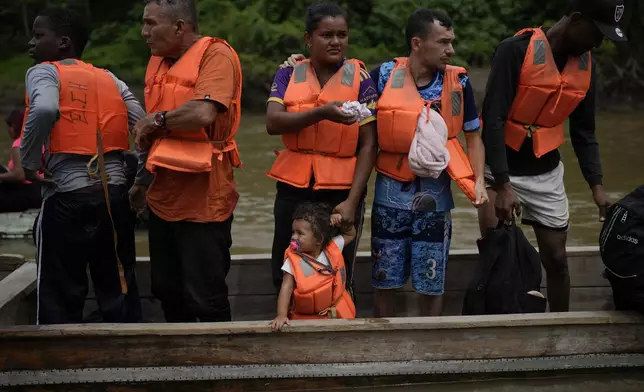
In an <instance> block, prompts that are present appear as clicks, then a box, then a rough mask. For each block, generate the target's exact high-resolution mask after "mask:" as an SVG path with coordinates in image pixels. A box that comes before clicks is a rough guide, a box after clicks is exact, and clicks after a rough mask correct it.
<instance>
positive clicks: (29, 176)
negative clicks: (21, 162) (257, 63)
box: [23, 168, 56, 186]
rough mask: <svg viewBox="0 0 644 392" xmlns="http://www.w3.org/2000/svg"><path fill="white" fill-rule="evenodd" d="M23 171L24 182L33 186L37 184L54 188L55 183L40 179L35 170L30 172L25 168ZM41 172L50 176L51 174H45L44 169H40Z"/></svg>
mask: <svg viewBox="0 0 644 392" xmlns="http://www.w3.org/2000/svg"><path fill="white" fill-rule="evenodd" d="M23 170H24V172H25V180H27V181H29V182H31V183H33V184H38V185H42V186H56V183H55V182H54V181H53V180H49V179H46V178H42V177H40V176H39V175H38V172H37V171H36V170H30V169H27V168H23ZM41 171H42V172H43V173H45V174H47V175H51V173H49V172H47V171H46V170H44V169H41Z"/></svg>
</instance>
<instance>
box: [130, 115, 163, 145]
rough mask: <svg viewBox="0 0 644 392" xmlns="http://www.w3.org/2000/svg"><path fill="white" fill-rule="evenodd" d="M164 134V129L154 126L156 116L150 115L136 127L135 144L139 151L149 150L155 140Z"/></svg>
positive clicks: (138, 122)
mask: <svg viewBox="0 0 644 392" xmlns="http://www.w3.org/2000/svg"><path fill="white" fill-rule="evenodd" d="M164 133H165V131H164V130H163V129H160V128H159V127H157V126H156V125H154V114H148V115H147V116H146V117H144V118H142V119H140V120H139V121H137V123H136V125H134V144H135V146H136V148H137V149H138V150H139V151H142V150H147V149H149V148H150V147H151V146H152V142H153V141H154V139H156V138H157V137H159V136H161V135H163V134H164Z"/></svg>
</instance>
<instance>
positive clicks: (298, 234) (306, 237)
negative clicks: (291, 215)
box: [291, 219, 322, 253]
mask: <svg viewBox="0 0 644 392" xmlns="http://www.w3.org/2000/svg"><path fill="white" fill-rule="evenodd" d="M292 228H293V232H292V234H291V240H294V241H298V242H299V243H300V251H302V252H304V253H312V252H314V251H318V250H320V248H321V247H322V242H321V241H319V240H318V239H317V238H315V234H314V233H313V229H312V228H311V224H310V223H309V222H307V221H305V220H302V219H296V220H294V221H293V226H292Z"/></svg>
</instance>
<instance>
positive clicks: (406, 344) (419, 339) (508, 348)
mask: <svg viewBox="0 0 644 392" xmlns="http://www.w3.org/2000/svg"><path fill="white" fill-rule="evenodd" d="M563 369H566V372H565V373H566V374H567V375H569V374H570V372H572V373H573V374H575V373H583V374H588V373H595V372H596V370H595V369H610V370H612V371H631V372H635V371H637V370H639V371H640V372H641V371H642V370H643V369H644V318H642V317H640V316H638V315H631V314H627V313H624V314H620V313H616V312H581V313H569V314H556V313H553V314H539V315H504V316H468V317H462V316H452V317H440V318H396V319H377V320H376V319H356V320H328V321H322V322H321V321H318V320H315V321H297V322H293V326H292V327H291V328H289V329H288V330H286V331H284V332H280V333H273V332H270V329H269V327H268V325H267V323H266V322H235V323H220V324H131V325H109V324H97V325H70V326H41V327H38V326H17V327H7V328H4V329H2V330H0V386H5V387H10V386H11V387H16V388H18V387H25V386H27V385H38V386H39V388H38V390H39V391H40V390H61V389H56V388H60V387H56V385H55V384H57V383H62V384H63V385H65V386H66V387H67V388H71V389H64V390H66V391H69V390H83V389H73V388H84V387H85V386H84V385H83V384H87V383H90V384H100V385H122V386H123V384H124V383H125V385H128V386H127V387H126V389H124V390H126V391H130V390H131V391H134V390H146V391H147V390H150V391H152V390H183V389H176V388H175V387H174V386H175V383H176V386H177V388H178V387H179V386H184V387H186V388H187V387H188V386H192V387H198V389H193V390H240V389H237V388H239V386H240V385H246V386H250V385H255V386H257V385H258V383H259V380H262V381H264V385H265V386H266V389H264V390H280V389H277V388H275V389H274V387H277V386H279V388H288V389H291V390H292V389H293V388H294V387H295V386H297V385H300V386H302V385H306V386H307V388H313V387H316V388H317V387H330V386H335V387H337V386H355V385H358V384H360V383H364V382H365V380H364V379H365V378H366V379H368V380H370V381H369V382H372V383H373V384H372V385H381V384H383V383H391V382H396V380H398V381H401V380H407V381H411V382H431V381H437V380H443V381H444V380H447V379H450V378H451V379H459V378H458V377H457V376H460V380H462V379H463V378H466V379H467V378H472V379H489V378H491V377H509V376H516V374H519V373H521V374H525V373H529V374H534V375H537V376H538V375H541V376H543V375H552V374H558V373H561V372H562V370H563ZM439 376H442V377H439ZM273 380H275V382H273ZM233 381H235V382H233ZM305 381H306V382H305ZM267 383H268V384H271V385H270V388H268V386H267V385H268V384H267ZM70 385H71V387H70ZM171 386H172V389H163V388H170V387H171ZM215 386H216V387H217V389H212V388H214V387H215ZM222 388H223V389H222ZM85 390H87V389H85ZM113 390H120V389H113ZM185 390H188V389H185ZM243 390H248V389H243Z"/></svg>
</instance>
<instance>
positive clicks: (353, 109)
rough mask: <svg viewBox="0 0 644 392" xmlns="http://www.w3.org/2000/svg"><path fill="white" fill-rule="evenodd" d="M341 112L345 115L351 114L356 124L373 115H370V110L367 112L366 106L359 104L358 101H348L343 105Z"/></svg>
mask: <svg viewBox="0 0 644 392" xmlns="http://www.w3.org/2000/svg"><path fill="white" fill-rule="evenodd" d="M341 110H342V112H343V113H345V114H352V115H353V116H354V118H355V119H356V122H360V121H362V120H364V119H365V118H367V117H370V116H372V115H373V114H371V110H369V108H368V107H367V105H366V104H364V103H360V102H358V101H349V102H345V103H343V104H342V109H341Z"/></svg>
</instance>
